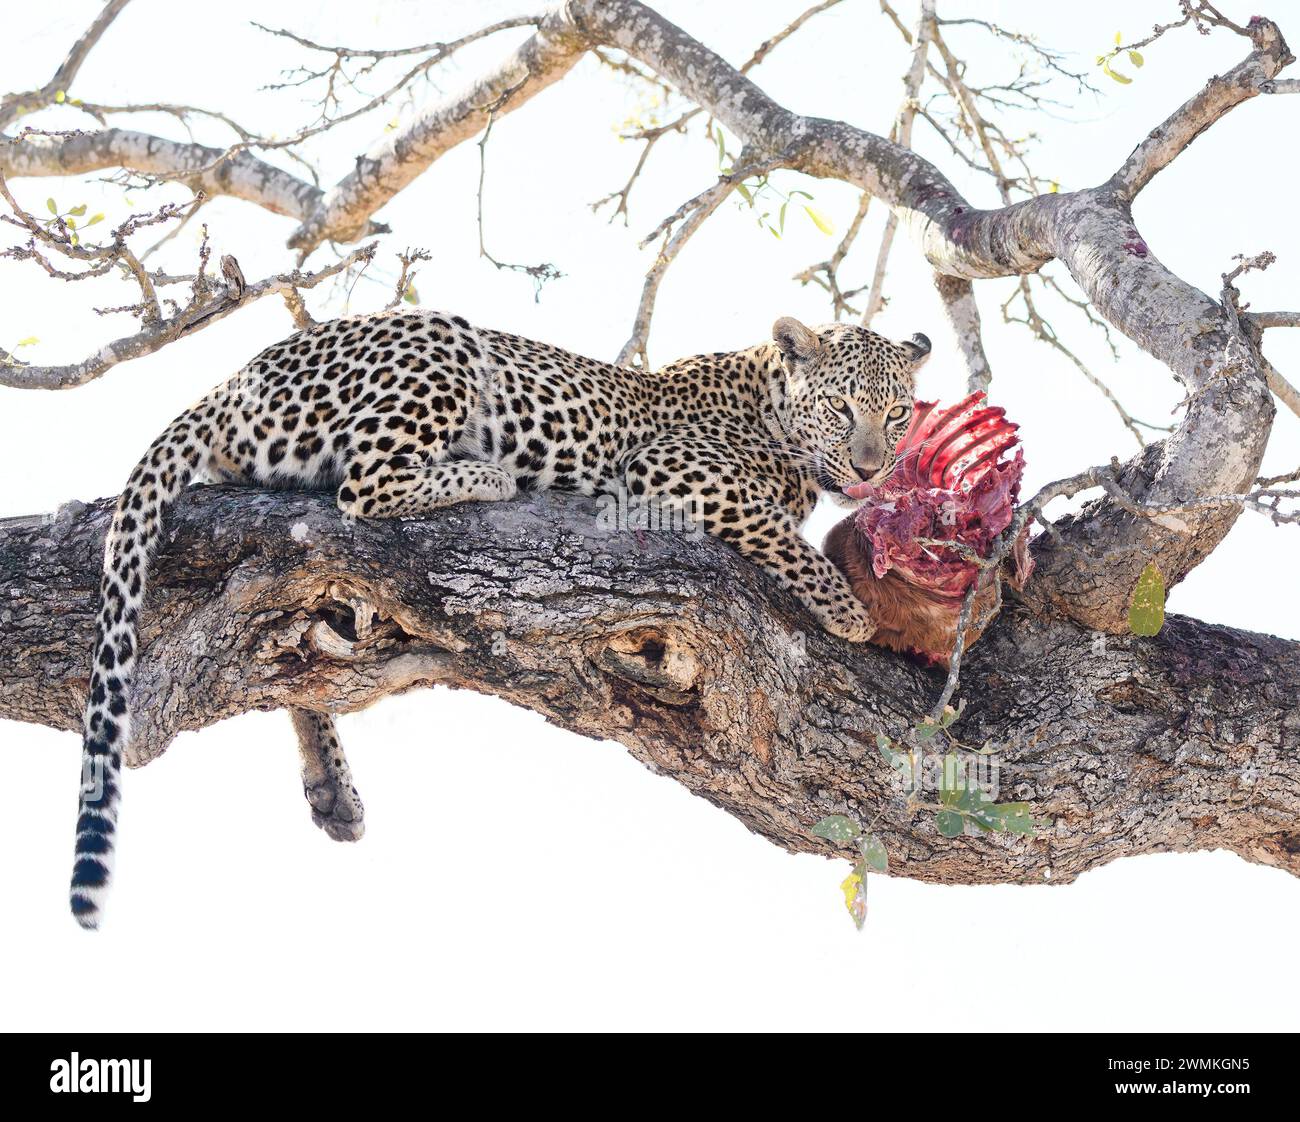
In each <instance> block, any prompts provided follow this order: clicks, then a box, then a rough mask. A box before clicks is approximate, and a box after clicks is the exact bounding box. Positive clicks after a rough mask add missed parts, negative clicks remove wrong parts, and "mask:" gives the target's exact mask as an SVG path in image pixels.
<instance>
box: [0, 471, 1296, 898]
mask: <svg viewBox="0 0 1300 1122" xmlns="http://www.w3.org/2000/svg"><path fill="white" fill-rule="evenodd" d="M110 514H111V505H110V503H108V502H107V501H101V502H98V503H95V504H93V505H91V506H89V507H86V506H82V505H81V504H70V505H68V506H66V507H64V508H62V509H61V510H60V511H59V512H57V514H55V515H51V516H42V517H33V518H20V519H9V520H6V521H3V522H0V665H3V666H4V668H5V669H4V672H3V674H2V675H0V679H2V680H0V715H2V716H6V717H12V718H16V719H20V720H25V721H36V722H39V723H43V724H46V725H50V726H53V727H55V728H62V729H69V730H71V729H76V728H79V727H80V718H81V709H82V705H83V702H84V698H85V691H86V686H87V680H86V675H87V664H88V658H89V651H90V649H91V641H92V633H93V615H94V605H95V593H96V589H97V587H98V583H99V570H100V559H101V550H102V542H103V535H104V532H105V530H106V528H107V525H108V521H109V518H110ZM601 525H602V523H601V521H600V519H599V518H598V516H597V506H596V503H595V502H594V501H593V500H589V499H581V498H576V497H572V496H562V495H542V496H535V497H530V498H527V499H521V500H519V501H517V502H513V503H507V504H490V505H489V504H468V505H464V506H459V507H455V508H453V509H450V510H448V511H445V512H442V513H441V514H439V515H438V516H436V517H432V518H429V519H427V520H422V521H401V522H369V523H364V522H363V523H355V524H352V525H348V524H347V523H345V521H344V520H343V518H342V517H341V515H340V514H339V513H338V511H337V510H336V509H335V507H334V505H333V503H332V501H331V500H330V499H329V497H327V496H323V495H313V494H299V493H285V492H262V491H253V490H247V489H230V488H222V487H205V488H199V489H196V490H193V491H191V492H189V493H188V494H187V495H186V496H185V497H184V498H183V499H182V500H181V502H180V503H179V504H178V505H177V508H176V510H175V511H174V513H173V516H172V520H171V532H170V535H169V538H168V540H167V541H166V542H165V544H164V546H163V548H162V549H161V551H160V554H159V556H158V557H157V559H156V562H155V575H154V578H153V583H152V586H151V593H150V596H149V599H148V602H147V605H146V610H145V613H144V619H143V627H142V634H141V639H142V657H141V661H140V664H139V671H138V677H137V681H136V686H135V704H134V711H135V713H136V729H137V731H136V734H135V736H134V738H133V743H132V758H131V759H129V760H128V763H129V764H131V765H132V766H140V765H142V764H145V763H148V762H149V761H150V760H153V759H155V758H156V757H157V756H159V755H160V754H161V753H162V752H163V751H165V750H166V748H167V746H168V744H169V743H170V742H171V740H172V739H173V738H174V737H175V735H176V734H177V733H178V732H181V731H182V730H186V729H196V728H201V727H203V726H205V725H208V724H211V723H212V722H214V721H218V720H221V719H223V718H225V717H229V716H234V715H236V714H238V713H242V712H245V711H248V710H253V709H279V708H296V709H307V710H316V711H322V710H329V711H336V712H347V711H351V710H355V709H360V708H363V707H365V706H367V705H369V704H371V703H372V702H374V701H376V700H378V699H379V698H381V697H383V696H385V695H387V694H391V693H398V692H402V691H404V690H407V689H412V688H416V687H421V686H430V685H437V684H442V685H449V686H453V687H457V688H465V689H473V690H476V691H479V692H483V693H488V694H493V695H496V696H498V697H501V698H504V699H505V700H507V701H510V702H512V703H514V704H517V705H523V706H526V707H528V708H530V709H534V710H536V711H537V712H539V713H541V714H543V715H544V716H545V717H546V718H547V719H548V720H549V721H551V722H552V723H554V724H556V725H558V726H560V727H561V728H565V729H568V730H570V731H573V732H577V733H581V734H582V735H585V736H592V737H602V738H608V739H611V740H615V741H618V742H619V743H621V744H623V745H624V746H625V747H626V748H627V749H628V750H629V751H630V752H631V753H632V754H633V755H634V756H635V757H636V758H637V759H638V760H640V761H641V762H643V763H644V764H646V765H647V766H648V767H650V768H651V769H652V770H654V771H657V772H659V773H661V774H664V775H668V776H671V777H672V778H674V779H676V780H677V781H678V782H680V783H682V784H683V785H684V786H686V787H687V788H688V789H689V790H691V791H692V792H694V793H695V794H698V795H701V796H703V797H704V798H707V799H708V800H710V801H711V802H713V803H714V804H716V805H717V806H720V807H721V808H723V809H724V810H726V811H727V812H728V813H730V814H732V815H734V816H735V817H737V818H739V819H740V820H741V821H742V822H744V823H745V825H746V826H748V827H749V828H750V829H751V830H753V831H755V832H757V833H759V834H761V835H762V836H763V837H766V838H768V839H769V840H771V841H773V842H775V843H776V844H778V845H781V846H783V847H785V848H786V849H789V850H792V851H795V852H818V853H834V852H839V850H837V848H836V847H835V846H833V845H832V844H831V843H828V842H825V841H823V840H821V839H818V838H814V837H813V836H812V834H811V832H810V831H811V827H812V826H813V824H814V823H816V822H817V821H818V820H819V819H820V818H822V817H823V816H825V815H828V814H835V813H842V814H850V815H853V816H854V817H856V818H857V819H859V820H860V821H863V822H867V821H871V820H873V819H875V824H874V826H873V827H872V829H873V830H874V831H875V832H876V833H878V834H879V835H881V837H882V838H883V839H884V840H885V843H886V845H887V847H888V850H889V853H890V860H891V870H892V871H893V872H895V873H898V874H901V875H904V876H909V877H914V878H918V879H921V880H927V881H935V882H942V883H999V882H1013V883H1043V882H1048V881H1050V882H1051V883H1063V882H1068V881H1069V880H1071V879H1073V878H1074V877H1075V876H1077V875H1078V874H1079V873H1081V872H1083V871H1084V870H1085V869H1089V868H1092V867H1094V866H1097V865H1101V864H1104V863H1105V862H1107V861H1111V860H1113V859H1115V858H1117V857H1122V856H1127V855H1129V854H1136V853H1150V852H1158V851H1167V850H1198V849H1216V848H1223V849H1230V850H1232V851H1234V852H1236V853H1238V854H1240V855H1241V856H1242V857H1245V858H1247V859H1248V860H1251V861H1257V862H1263V863H1266V864H1270V865H1275V866H1277V867H1279V868H1283V869H1286V870H1287V871H1289V872H1292V873H1300V832H1298V831H1297V821H1298V820H1300V714H1298V713H1297V711H1296V709H1295V705H1294V702H1295V698H1296V696H1297V695H1298V694H1300V644H1296V643H1292V642H1287V641H1284V640H1281V639H1276V638H1272V637H1269V636H1264V635H1254V634H1249V633H1246V632H1242V631H1236V630H1232V629H1230V628H1224V627H1214V626H1210V625H1208V624H1204V623H1199V622H1197V621H1195V620H1190V619H1180V618H1171V619H1170V620H1169V621H1168V622H1167V624H1166V626H1165V629H1164V631H1163V632H1162V633H1161V634H1160V635H1159V636H1158V637H1156V638H1154V639H1139V638H1134V637H1125V636H1111V635H1103V634H1101V633H1093V632H1090V631H1088V630H1086V629H1084V628H1083V627H1081V626H1080V625H1079V624H1077V623H1075V622H1072V621H1070V620H1068V619H1062V618H1059V617H1058V618H1053V617H1052V616H1049V615H1044V614H1036V613H1035V612H1034V611H1032V610H1031V609H1030V608H1029V607H1028V606H1027V605H1026V604H1024V603H1019V602H1015V601H1012V602H1011V603H1010V604H1009V605H1008V606H1007V607H1006V608H1005V609H1004V610H1003V612H1002V615H1001V616H1000V617H999V618H998V619H997V620H996V621H995V623H994V625H993V626H992V627H991V628H990V630H989V631H988V632H987V634H986V636H985V638H984V639H983V640H982V641H981V642H980V643H979V644H978V645H977V646H976V647H975V648H974V649H973V650H972V651H971V652H970V653H969V655H968V658H967V661H966V663H965V666H964V668H963V674H962V687H961V696H962V697H964V698H965V699H966V709H965V712H964V713H963V715H962V717H961V719H960V720H959V722H958V723H957V724H956V725H955V726H954V732H955V733H956V734H957V735H958V736H959V737H960V739H961V741H962V742H963V743H964V744H966V745H969V746H972V747H974V748H980V747H985V748H989V749H992V751H993V754H994V758H996V760H997V761H998V764H999V784H1000V798H1001V799H1003V800H1024V801H1028V802H1029V803H1030V804H1031V805H1032V809H1033V813H1034V816H1035V818H1036V819H1039V820H1040V821H1042V822H1044V823H1045V825H1043V826H1041V827H1040V829H1039V830H1038V832H1037V833H1036V835H1035V836H1033V837H1013V836H1008V835H1001V834H999V835H981V836H963V837H959V838H956V839H951V840H949V839H945V838H942V837H941V836H940V835H939V833H938V831H937V830H936V828H935V826H934V816H933V814H931V813H927V812H926V811H925V810H923V809H917V808H915V807H913V806H911V805H909V802H908V800H907V799H906V798H905V797H904V795H903V794H902V793H901V791H900V789H899V787H898V785H897V781H896V777H895V773H894V772H893V771H892V770H891V768H890V767H889V766H888V765H887V763H886V762H885V760H884V758H883V757H882V755H881V754H880V753H879V751H878V750H877V748H876V744H875V738H876V735H877V734H878V733H885V734H886V735H889V736H892V737H902V736H904V735H905V734H906V732H907V730H908V729H909V728H910V727H912V726H913V725H914V723H915V720H916V716H917V715H918V714H920V713H924V712H925V711H926V710H927V709H928V708H929V706H930V704H931V703H932V702H933V698H934V696H935V695H936V694H937V692H938V690H939V688H940V686H941V684H942V677H941V676H940V675H939V674H937V673H936V672H933V671H930V670H926V669H923V668H921V667H919V666H916V665H913V664H912V663H910V662H908V661H906V660H904V659H902V658H900V657H899V656H897V655H893V654H889V653H887V652H883V651H880V650H877V649H875V648H872V647H855V646H852V645H850V644H846V643H843V642H841V641H839V640H837V639H834V638H833V637H831V636H828V635H826V634H824V633H822V632H821V631H820V630H819V629H818V628H817V627H816V625H815V623H814V622H813V621H812V620H811V619H810V618H809V617H807V616H806V615H805V614H804V612H803V610H802V609H801V608H800V607H799V606H798V605H797V604H796V603H795V602H794V601H793V600H792V599H791V598H790V597H788V596H787V595H785V594H784V593H783V592H782V591H780V590H779V589H778V588H777V587H776V586H775V585H774V584H770V583H769V582H768V581H767V579H766V578H765V577H764V576H763V575H762V574H761V573H760V572H759V571H758V570H757V569H755V568H754V567H752V566H750V565H748V564H746V563H745V562H744V561H743V560H741V559H740V558H738V557H737V556H735V555H734V554H733V553H731V552H730V551H729V550H727V549H726V548H725V547H723V546H721V545H719V544H717V543H715V542H713V541H711V540H707V539H703V540H692V539H691V538H690V537H689V536H684V535H674V534H667V533H662V534H646V535H636V534H632V533H627V532H613V533H610V532H605V531H603V530H602V528H601ZM720 591H721V594H720ZM287 740H288V730H287V728H286V741H287ZM468 747H469V746H462V750H464V749H465V748H468ZM286 749H287V743H286ZM925 797H926V796H925V795H924V794H923V795H922V798H925ZM929 797H930V798H931V799H933V797H934V796H933V795H930V796H929Z"/></svg>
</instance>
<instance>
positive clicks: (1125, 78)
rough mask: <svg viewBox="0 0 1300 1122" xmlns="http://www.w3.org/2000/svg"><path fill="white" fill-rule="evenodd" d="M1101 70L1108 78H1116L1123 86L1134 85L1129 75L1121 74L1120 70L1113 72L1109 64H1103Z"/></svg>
mask: <svg viewBox="0 0 1300 1122" xmlns="http://www.w3.org/2000/svg"><path fill="white" fill-rule="evenodd" d="M1101 68H1102V70H1103V71H1104V72H1105V74H1106V75H1107V77H1110V78H1114V79H1115V81H1117V82H1118V83H1119V84H1120V85H1121V86H1129V85H1132V84H1133V79H1132V78H1130V77H1129V76H1128V75H1127V74H1121V73H1120V72H1119V71H1118V70H1112V69H1111V68H1110V63H1109V62H1104V63H1102V66H1101Z"/></svg>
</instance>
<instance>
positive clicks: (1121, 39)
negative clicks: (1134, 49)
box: [1115, 31, 1124, 47]
mask: <svg viewBox="0 0 1300 1122" xmlns="http://www.w3.org/2000/svg"><path fill="white" fill-rule="evenodd" d="M1122 42H1124V33H1123V32H1121V31H1117V32H1115V46H1117V47H1118V46H1119V45H1120V44H1121V43H1122Z"/></svg>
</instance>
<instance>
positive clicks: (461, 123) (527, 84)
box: [289, 10, 588, 257]
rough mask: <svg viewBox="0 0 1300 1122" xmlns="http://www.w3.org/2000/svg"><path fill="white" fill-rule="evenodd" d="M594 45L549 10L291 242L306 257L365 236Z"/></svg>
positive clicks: (374, 155) (354, 176) (400, 135)
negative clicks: (389, 205) (454, 152)
mask: <svg viewBox="0 0 1300 1122" xmlns="http://www.w3.org/2000/svg"><path fill="white" fill-rule="evenodd" d="M587 46H588V44H586V43H585V42H584V41H583V40H582V39H581V38H580V37H579V36H577V35H576V34H575V32H574V28H573V26H572V24H571V23H570V22H569V21H568V20H567V19H566V18H565V17H564V15H563V13H562V12H561V11H558V10H557V11H554V12H552V13H550V14H549V15H547V16H546V17H545V18H544V19H543V20H542V21H541V23H540V26H539V27H538V30H537V32H536V34H534V35H531V36H529V38H528V39H527V40H525V42H524V43H523V44H522V45H520V46H519V47H518V48H517V49H516V50H514V51H512V52H511V53H510V55H509V56H508V57H507V58H506V59H505V60H504V61H503V62H502V63H501V65H499V66H498V67H497V68H496V69H495V70H492V71H490V72H489V73H487V74H485V75H482V76H481V77H479V78H477V79H475V80H474V81H473V82H471V83H470V84H469V85H468V86H467V87H466V88H465V89H464V90H461V91H460V92H458V93H456V94H454V95H452V96H450V97H448V98H445V99H444V100H443V101H442V102H440V103H439V104H437V105H435V106H433V107H432V108H430V109H427V110H425V111H424V112H423V113H421V114H420V115H419V116H418V117H417V118H416V119H415V121H414V122H412V123H411V124H410V125H407V126H405V127H404V128H402V129H399V130H397V131H395V132H393V133H392V134H390V135H389V136H387V137H385V139H384V140H383V141H381V142H380V143H379V144H378V145H376V146H375V147H374V148H372V149H371V150H370V151H369V152H367V153H366V154H365V155H364V156H361V157H359V158H358V159H357V165H356V168H355V169H354V170H353V171H352V172H351V173H350V174H348V175H347V176H346V177H345V178H343V179H342V180H340V181H339V182H338V183H337V184H335V186H334V187H333V188H332V189H331V190H330V191H329V192H327V193H326V195H325V196H324V198H323V199H321V200H320V203H319V205H318V206H317V207H316V208H315V210H314V211H313V212H312V213H311V214H310V215H309V216H308V217H307V218H306V220H305V221H304V222H303V224H302V225H301V226H299V227H298V229H297V230H295V231H294V233H293V234H292V236H291V237H290V238H289V245H290V246H291V247H292V248H294V249H297V250H298V252H299V253H300V254H301V255H302V256H304V257H305V256H306V255H307V254H309V253H311V251H312V250H313V249H315V248H316V246H318V245H320V244H321V242H323V241H326V240H331V239H332V240H334V241H354V240H355V239H356V238H358V237H360V236H361V232H362V231H364V229H365V223H366V220H367V219H368V218H369V216H370V215H371V214H373V213H374V212H375V211H376V210H378V209H379V208H380V207H381V206H383V205H384V203H386V202H387V201H388V200H389V199H391V198H392V197H393V196H394V195H396V194H397V193H398V192H399V191H400V190H402V188H403V187H405V186H406V185H407V184H408V183H410V182H411V181H412V180H413V179H415V177H416V176H418V175H419V174H420V173H421V172H423V171H424V170H425V169H426V168H428V167H429V165H430V164H432V163H433V162H434V161H435V160H437V159H438V158H439V157H440V156H442V154H443V153H444V152H446V151H448V150H449V149H451V148H454V147H455V146H456V145H457V144H459V143H460V142H461V141H463V140H468V139H469V138H470V137H472V136H475V135H476V134H477V133H479V132H481V131H482V130H483V129H484V128H485V127H486V126H487V123H488V118H489V114H490V115H491V116H492V117H494V118H499V117H502V116H504V115H505V114H507V113H511V112H513V111H514V110H515V109H518V108H519V107H520V106H521V105H523V104H525V103H526V102H527V101H528V100H529V99H530V98H531V97H533V95H535V94H537V93H539V92H540V91H541V90H544V89H545V88H546V87H547V86H549V85H551V84H552V83H553V82H556V81H558V80H559V79H560V78H562V77H564V75H565V74H567V73H568V72H569V70H570V69H571V68H572V67H573V65H574V64H575V63H576V62H577V61H578V59H579V58H580V57H581V56H582V54H583V52H584V50H585V49H586V47H587Z"/></svg>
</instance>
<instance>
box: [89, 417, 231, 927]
mask: <svg viewBox="0 0 1300 1122" xmlns="http://www.w3.org/2000/svg"><path fill="white" fill-rule="evenodd" d="M195 428H196V424H195V421H194V420H193V417H192V414H190V413H183V414H182V415H181V416H180V417H178V418H176V420H175V421H173V422H172V423H171V424H170V425H169V426H168V427H167V430H166V431H165V432H164V433H163V434H162V435H161V436H160V437H159V438H158V439H157V440H155V441H154V442H153V444H152V445H151V446H150V448H149V451H148V452H146V453H145V456H144V458H143V459H142V460H141V461H140V462H139V464H137V465H136V468H135V470H134V471H133V472H132V473H131V476H130V478H129V479H128V480H127V483H126V487H125V488H124V489H123V491H122V494H121V497H120V498H119V499H118V501H117V510H116V512H115V513H114V515H113V522H112V525H111V526H110V527H109V531H108V538H107V540H106V541H105V544H104V576H103V580H102V582H101V583H100V590H99V608H98V613H97V616H96V629H95V655H94V661H93V662H92V663H91V670H90V697H89V698H88V699H87V701H86V714H85V721H84V739H83V741H82V752H81V797H80V804H79V807H78V812H77V844H76V857H75V861H74V864H73V866H72V890H71V904H72V914H73V916H75V917H76V920H77V922H78V923H79V924H81V926H82V927H87V928H95V927H98V926H99V919H100V914H101V912H102V909H103V906H104V899H105V896H106V895H107V892H108V884H109V878H110V876H111V874H112V868H113V850H114V845H115V837H114V835H115V833H116V831H117V814H118V802H119V800H120V797H121V791H120V786H119V784H120V777H121V771H122V756H123V753H124V752H125V751H126V749H127V745H128V744H129V743H130V738H131V713H130V708H129V706H130V695H131V680H132V675H133V672H134V670H135V663H136V653H137V652H136V645H137V634H138V630H139V618H140V605H141V603H142V602H143V600H144V592H145V581H146V578H147V576H148V569H149V558H150V556H151V554H152V552H153V550H154V548H155V546H156V545H157V543H158V539H159V537H160V536H161V534H162V528H163V516H164V514H165V512H166V510H167V507H168V506H170V505H171V503H172V502H173V501H174V500H175V499H176V497H177V495H179V494H180V493H181V491H182V490H184V489H185V486H186V484H188V483H189V481H190V480H191V479H192V478H193V477H194V474H195V471H196V470H197V468H198V465H199V463H200V461H201V459H202V458H203V456H204V454H205V451H206V443H207V441H206V440H205V439H203V438H204V437H206V436H207V435H208V433H207V432H206V431H202V432H200V433H196V431H195ZM200 428H201V426H200Z"/></svg>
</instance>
